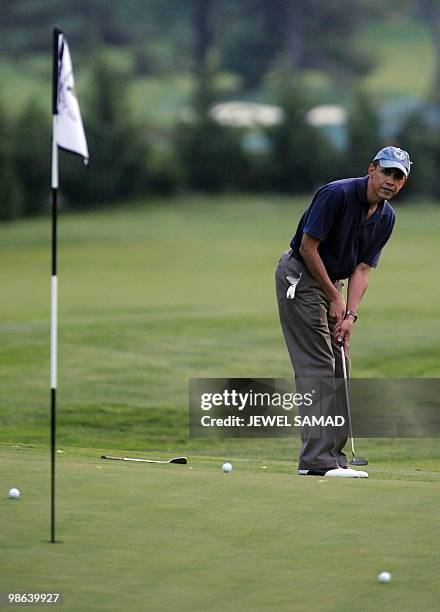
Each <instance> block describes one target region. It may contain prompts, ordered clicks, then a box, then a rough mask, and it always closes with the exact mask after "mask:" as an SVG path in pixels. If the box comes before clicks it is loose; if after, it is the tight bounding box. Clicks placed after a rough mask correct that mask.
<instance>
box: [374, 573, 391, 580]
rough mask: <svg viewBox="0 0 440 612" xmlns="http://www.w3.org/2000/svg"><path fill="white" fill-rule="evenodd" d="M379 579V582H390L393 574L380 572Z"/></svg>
mask: <svg viewBox="0 0 440 612" xmlns="http://www.w3.org/2000/svg"><path fill="white" fill-rule="evenodd" d="M377 579H378V581H379V582H389V581H390V580H391V574H390V572H380V574H379V576H378V577H377Z"/></svg>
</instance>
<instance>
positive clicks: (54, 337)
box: [50, 28, 60, 544]
mask: <svg viewBox="0 0 440 612" xmlns="http://www.w3.org/2000/svg"><path fill="white" fill-rule="evenodd" d="M59 35H60V30H59V29H58V28H54V30H53V80H52V122H53V124H52V181H51V188H52V269H51V284H50V457H51V461H50V464H51V468H50V472H51V487H50V499H51V503H50V541H51V543H52V544H54V543H55V542H56V539H55V459H56V421H57V419H56V390H57V353H58V277H57V216H58V146H57V143H56V139H55V117H56V115H57V113H58V75H59V61H58V52H59V51H58V47H59V45H58V39H59Z"/></svg>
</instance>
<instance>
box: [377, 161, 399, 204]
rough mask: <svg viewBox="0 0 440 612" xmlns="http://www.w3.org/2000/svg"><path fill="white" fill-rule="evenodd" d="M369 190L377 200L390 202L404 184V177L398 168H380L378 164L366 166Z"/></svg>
mask: <svg viewBox="0 0 440 612" xmlns="http://www.w3.org/2000/svg"><path fill="white" fill-rule="evenodd" d="M368 176H369V178H370V181H369V183H370V189H371V190H372V192H373V194H374V195H375V196H376V197H377V198H378V199H379V200H391V198H394V196H395V195H396V194H398V193H399V191H400V190H401V189H402V187H403V186H404V185H405V183H406V180H407V178H406V176H405V175H404V174H403V172H402V170H399V169H398V168H382V166H381V165H380V164H378V165H377V166H376V167H374V165H373V164H370V165H369V166H368Z"/></svg>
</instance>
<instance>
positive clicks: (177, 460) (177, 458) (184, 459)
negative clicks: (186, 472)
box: [169, 457, 188, 463]
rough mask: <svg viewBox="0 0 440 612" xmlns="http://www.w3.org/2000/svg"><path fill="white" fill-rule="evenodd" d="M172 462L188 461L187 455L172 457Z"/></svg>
mask: <svg viewBox="0 0 440 612" xmlns="http://www.w3.org/2000/svg"><path fill="white" fill-rule="evenodd" d="M169 462H170V463H188V459H187V458H186V457H174V459H170V461H169Z"/></svg>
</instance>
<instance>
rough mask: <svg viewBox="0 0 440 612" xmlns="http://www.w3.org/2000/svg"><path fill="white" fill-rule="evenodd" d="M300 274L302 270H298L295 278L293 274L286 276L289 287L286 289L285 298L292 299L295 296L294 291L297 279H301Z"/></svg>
mask: <svg viewBox="0 0 440 612" xmlns="http://www.w3.org/2000/svg"><path fill="white" fill-rule="evenodd" d="M301 276H302V272H300V273H299V274H298V276H297V277H296V278H295V277H294V276H286V278H287V280H288V281H289V283H290V287H289V288H288V289H287V294H286V297H287V299H289V300H293V298H294V297H295V291H296V288H297V286H298V283H299V281H300V280H301Z"/></svg>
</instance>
